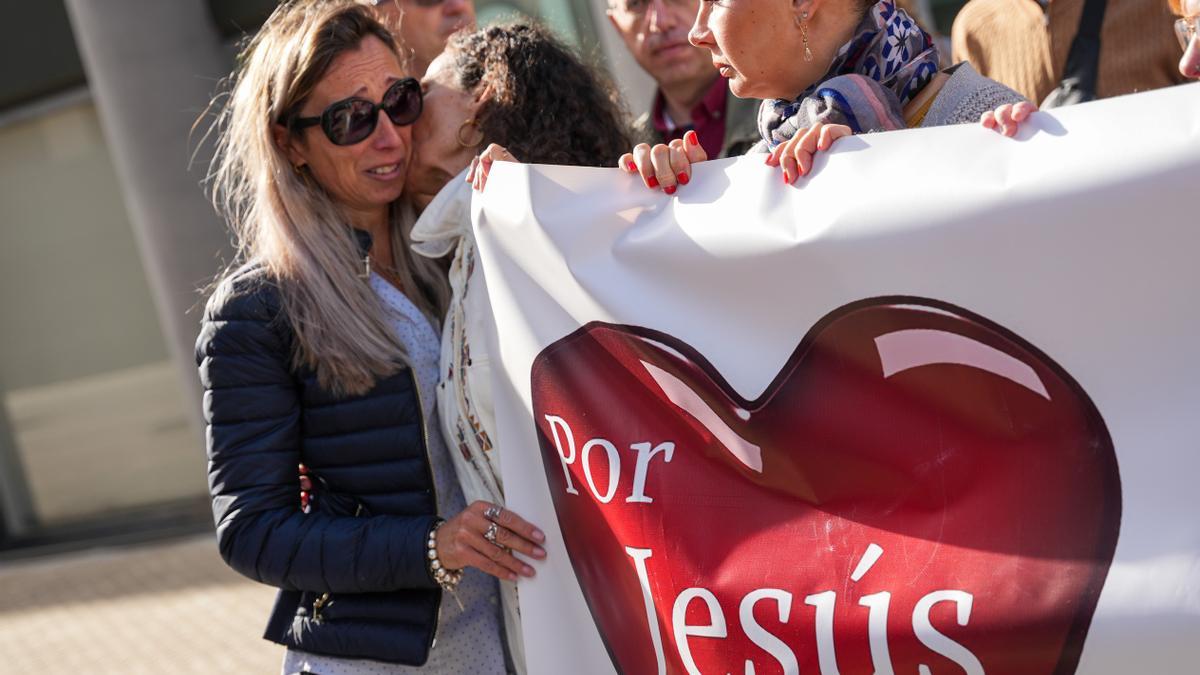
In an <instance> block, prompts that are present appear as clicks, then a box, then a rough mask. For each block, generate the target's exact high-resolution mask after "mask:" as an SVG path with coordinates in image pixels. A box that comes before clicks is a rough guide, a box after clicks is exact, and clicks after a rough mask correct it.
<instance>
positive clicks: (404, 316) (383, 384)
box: [196, 0, 545, 675]
mask: <svg viewBox="0 0 1200 675" xmlns="http://www.w3.org/2000/svg"><path fill="white" fill-rule="evenodd" d="M401 62H402V59H401V56H400V53H399V49H398V48H397V46H396V44H395V42H394V40H393V37H392V34H391V32H390V31H389V30H388V29H387V28H385V27H384V26H383V25H381V24H380V23H378V22H377V21H376V20H375V18H374V17H373V14H372V12H371V11H370V10H369V9H368V8H366V7H364V6H362V5H361V4H359V3H357V2H352V1H350V0H329V1H326V2H308V1H305V0H300V1H298V2H292V3H285V4H283V5H280V7H279V8H278V9H277V10H276V11H275V12H274V13H273V14H272V15H271V17H270V18H269V19H268V20H267V22H266V24H265V25H264V26H263V28H262V29H261V30H260V31H259V33H258V34H257V35H256V36H255V38H254V39H253V40H252V41H251V42H250V43H249V45H248V46H247V48H246V51H245V52H244V53H243V55H242V57H241V58H240V59H239V64H240V65H239V67H238V68H237V69H236V70H235V72H234V75H233V78H232V89H231V91H230V94H229V96H228V97H226V98H223V99H219V100H224V101H226V106H225V108H224V110H223V111H222V114H221V116H220V118H219V120H218V124H219V127H218V129H219V141H218V152H217V155H216V158H215V160H214V188H215V195H216V201H217V203H218V205H219V206H220V207H221V209H222V211H223V213H224V215H225V216H226V218H227V219H228V221H229V225H230V227H231V229H232V230H233V231H234V233H235V234H236V236H237V240H238V244H239V255H238V258H237V261H236V264H235V266H234V267H231V268H230V270H229V271H228V272H226V273H225V274H224V275H223V278H222V279H221V281H220V284H219V286H218V288H217V290H216V292H215V293H214V294H213V296H212V297H211V298H210V300H209V303H208V307H207V309H206V310H205V315H204V321H203V327H202V329H201V333H200V337H199V339H198V341H197V345H196V359H197V363H198V365H199V369H200V379H201V382H202V383H203V386H204V389H205V396H204V417H205V420H206V421H207V423H208V433H207V441H208V458H209V465H208V475H209V477H210V479H211V480H210V490H211V494H212V507H213V514H214V519H215V521H216V525H217V543H218V547H219V549H220V552H221V555H222V557H223V558H224V559H225V561H226V562H227V563H228V564H229V565H230V566H231V567H233V568H234V569H235V570H237V571H239V572H241V573H242V574H244V575H246V576H248V577H250V578H252V579H255V580H257V581H260V582H262V583H266V584H269V585H272V586H275V587H277V588H279V589H280V593H279V596H278V598H277V600H276V603H275V607H274V610H273V611H272V614H271V618H270V620H269V621H268V626H267V629H266V632H265V637H266V638H267V639H269V640H272V641H274V642H277V643H279V644H282V645H285V646H286V647H287V652H286V654H285V656H284V665H283V670H284V672H285V673H289V674H290V673H298V672H315V673H323V674H325V675H339V674H341V675H345V674H359V673H409V672H418V671H419V672H422V673H426V672H429V673H446V674H450V673H463V672H472V673H503V672H505V670H506V664H505V654H504V647H503V640H502V637H501V636H502V633H501V620H500V615H499V607H498V605H499V602H498V598H497V595H498V590H497V585H496V579H495V578H496V577H500V578H504V579H507V580H510V581H511V580H515V579H516V577H517V575H518V574H520V575H524V576H532V575H533V573H534V570H533V568H532V567H530V566H529V565H528V564H526V563H525V562H523V561H521V560H518V559H517V558H516V557H514V555H513V551H517V552H521V553H523V554H524V555H526V556H529V557H531V558H540V557H543V556H544V555H545V552H544V551H543V550H542V549H541V548H540V546H539V545H538V543H534V540H538V542H539V543H540V540H541V538H542V535H541V533H540V532H539V531H538V530H537V529H536V528H534V527H533V526H532V525H530V524H529V523H527V522H525V521H524V520H521V519H520V518H518V517H517V516H516V515H515V514H513V513H512V512H511V511H507V510H502V509H500V508H499V507H498V506H496V505H495V504H491V503H487V502H482V501H479V502H474V503H471V504H470V505H468V503H467V501H466V500H465V499H464V497H463V491H462V489H461V488H460V487H459V482H458V479H457V476H456V474H455V469H454V464H453V460H452V459H451V453H450V452H449V450H448V449H447V447H446V444H445V443H444V442H443V441H442V436H441V434H440V433H439V430H438V424H437V413H436V408H435V403H436V400H437V382H438V371H439V361H438V357H439V336H438V332H437V327H438V326H439V323H440V318H441V317H442V315H443V313H444V310H445V307H446V305H447V302H448V299H449V288H448V284H447V282H446V278H445V276H444V273H443V271H442V269H441V268H440V267H439V266H438V265H437V264H436V263H435V262H434V261H431V260H428V259H425V258H420V257H416V256H414V255H413V253H412V251H411V249H410V247H409V236H408V227H407V224H406V222H405V215H404V210H403V209H402V208H400V205H399V204H398V200H399V199H400V197H401V196H402V194H403V193H404V188H405V181H406V178H407V173H408V170H409V166H410V162H411V147H412V127H411V125H412V123H413V122H415V121H416V120H417V119H418V117H419V116H420V115H421V113H422V95H421V88H420V84H419V82H417V81H416V80H415V79H413V78H411V77H406V73H405V70H404V67H403V66H402V65H401ZM299 464H303V465H305V466H306V467H307V468H308V470H309V479H310V480H311V481H315V482H317V483H318V484H319V485H320V486H321V494H320V497H319V499H318V500H317V501H316V502H314V503H311V504H304V503H303V501H304V500H303V497H302V500H301V501H302V503H300V504H298V503H297V500H296V490H297V487H298V480H297V476H296V471H297V467H298V465H299ZM305 506H311V508H304V507H305ZM442 515H444V516H445V517H447V518H448V520H443V519H442V517H441V516H442ZM468 567H470V568H471V569H466V568H468ZM485 573H486V574H485ZM451 598H453V600H452V599H451ZM435 643H436V646H434V645H435Z"/></svg>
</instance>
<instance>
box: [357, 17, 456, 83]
mask: <svg viewBox="0 0 1200 675" xmlns="http://www.w3.org/2000/svg"><path fill="white" fill-rule="evenodd" d="M368 2H369V3H370V4H372V5H374V6H375V9H376V11H377V12H379V16H380V18H381V19H382V20H383V22H384V24H385V25H387V26H388V27H390V28H391V29H392V31H393V32H394V33H395V34H396V38H397V39H398V40H399V41H400V46H401V48H402V49H405V50H407V51H408V52H409V64H408V65H409V72H411V73H413V74H414V75H417V76H420V75H421V74H422V73H424V72H425V69H426V68H428V67H429V64H430V62H432V61H433V59H434V58H436V57H437V55H438V54H441V53H442V50H443V49H445V48H446V41H447V40H449V39H450V36H451V35H453V34H455V33H456V32H458V31H460V30H466V29H473V28H475V3H474V2H473V0H368Z"/></svg>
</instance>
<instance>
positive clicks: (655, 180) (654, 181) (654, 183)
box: [646, 176, 658, 188]
mask: <svg viewBox="0 0 1200 675" xmlns="http://www.w3.org/2000/svg"><path fill="white" fill-rule="evenodd" d="M646 185H649V186H650V187H652V188H656V187H658V178H657V177H655V176H650V177H649V178H647V179H646Z"/></svg>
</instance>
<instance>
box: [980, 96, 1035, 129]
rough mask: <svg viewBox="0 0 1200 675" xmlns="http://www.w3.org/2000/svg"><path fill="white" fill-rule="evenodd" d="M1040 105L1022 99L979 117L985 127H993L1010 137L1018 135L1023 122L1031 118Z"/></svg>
mask: <svg viewBox="0 0 1200 675" xmlns="http://www.w3.org/2000/svg"><path fill="white" fill-rule="evenodd" d="M1037 109H1038V107H1037V106H1036V105H1034V104H1032V103H1030V102H1029V101H1021V102H1020V103H1016V104H1013V103H1005V104H1004V105H1002V106H1000V107H999V108H996V109H995V110H989V111H987V112H985V113H983V115H982V116H981V117H980V118H979V123H980V124H982V125H983V128H984V129H993V130H995V131H996V132H997V133H1001V134H1004V135H1005V136H1008V137H1010V138H1011V137H1013V136H1016V135H1017V130H1018V129H1019V128H1020V126H1021V123H1022V122H1024V121H1025V120H1027V119H1029V116H1030V115H1032V114H1033V113H1035V112H1037Z"/></svg>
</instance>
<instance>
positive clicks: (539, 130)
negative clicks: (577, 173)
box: [408, 22, 629, 672]
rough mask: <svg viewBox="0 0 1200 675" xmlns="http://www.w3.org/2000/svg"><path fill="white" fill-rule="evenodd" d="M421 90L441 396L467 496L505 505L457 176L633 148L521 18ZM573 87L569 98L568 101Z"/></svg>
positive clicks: (477, 38) (584, 79) (586, 160)
mask: <svg viewBox="0 0 1200 675" xmlns="http://www.w3.org/2000/svg"><path fill="white" fill-rule="evenodd" d="M421 86H422V88H423V89H424V92H425V101H426V114H425V115H423V116H422V117H421V119H420V120H418V121H417V124H416V126H415V129H414V133H413V136H414V160H413V166H412V168H411V169H410V170H409V177H408V186H409V187H408V190H409V192H410V193H411V195H412V199H413V202H414V203H415V204H416V205H417V207H418V208H420V209H423V211H422V213H421V217H420V219H419V220H418V221H417V224H416V225H415V226H414V228H413V231H412V238H413V241H414V242H416V243H415V244H414V249H415V250H416V251H417V253H419V254H421V255H425V256H429V257H431V258H442V257H443V256H447V255H450V256H451V258H450V260H451V263H450V287H451V300H450V307H449V311H448V312H447V315H446V319H445V324H444V326H443V329H442V348H441V382H440V384H439V385H438V393H437V401H438V412H439V418H440V422H441V429H442V433H443V436H444V438H445V439H446V443H447V444H448V445H449V446H450V447H451V448H452V449H453V450H455V451H454V452H451V456H452V457H453V458H454V464H455V469H456V470H457V473H458V477H459V480H460V482H461V484H462V489H463V492H464V494H465V495H466V497H467V500H468V501H471V500H483V501H487V502H491V503H495V504H501V505H502V504H504V486H503V482H502V481H501V478H500V468H499V458H498V457H497V453H496V452H495V448H494V446H493V445H492V439H493V438H495V414H494V411H493V410H492V405H491V400H492V399H491V381H490V380H491V376H490V365H489V358H488V353H487V351H486V349H485V348H486V345H485V344H484V340H483V338H484V335H485V330H486V325H487V322H488V321H490V317H491V314H490V311H489V310H488V309H487V303H488V299H487V293H486V289H485V288H484V286H483V285H482V283H481V279H479V278H478V277H477V275H476V274H475V271H476V269H477V268H478V264H477V259H476V252H475V242H474V238H473V236H472V234H471V220H470V209H469V204H470V199H471V186H470V185H469V184H468V183H466V182H465V181H464V180H462V177H461V174H462V172H463V170H464V169H466V168H467V166H468V164H470V163H471V160H472V158H473V157H475V156H476V155H477V154H479V152H480V151H481V150H482V149H483V148H485V147H490V148H492V150H491V151H492V152H500V153H503V157H504V158H505V159H512V158H513V156H514V155H516V156H519V157H520V158H521V159H522V160H525V161H529V162H535V163H539V164H568V165H577V166H612V163H613V162H615V161H616V159H617V157H619V156H620V155H621V153H622V152H624V151H625V149H626V148H628V147H629V136H628V133H627V130H626V127H625V125H624V123H623V122H622V115H621V110H620V107H619V105H618V104H617V97H616V94H615V92H614V90H613V87H612V86H611V85H610V84H609V83H608V82H605V81H604V80H602V79H601V78H600V77H599V76H598V75H597V74H596V73H595V72H593V71H592V70H591V69H590V68H589V67H588V66H586V65H585V64H584V63H583V62H582V61H581V60H580V59H579V58H578V57H577V56H575V55H574V54H573V53H571V51H570V50H569V49H567V48H566V47H565V46H563V45H562V44H561V43H560V42H559V41H558V40H557V39H555V38H554V37H553V36H552V35H551V34H550V33H549V32H548V31H547V30H546V29H544V28H541V27H539V26H536V25H531V24H527V23H519V22H518V23H510V24H504V25H498V26H492V27H489V28H485V29H482V30H479V31H476V32H474V33H460V34H458V35H456V36H455V37H453V38H451V40H450V43H449V45H447V48H446V51H445V52H444V53H443V54H442V55H441V56H439V57H438V58H437V59H435V60H434V61H433V63H432V64H430V66H429V70H428V71H427V72H426V73H425V78H424V79H423V80H422V82H421ZM567 91H569V92H572V93H571V95H570V96H563V95H562V92H567ZM567 130H569V131H567ZM492 144H502V145H504V146H506V147H507V148H509V150H500V149H499V148H500V145H492ZM455 174H460V175H459V176H457V177H456V176H455ZM500 593H501V600H502V604H503V607H504V615H505V628H506V631H507V635H508V646H509V651H510V653H511V654H512V655H513V662H514V666H515V667H516V668H517V670H518V672H524V659H523V658H522V654H523V650H522V642H521V635H520V629H521V626H520V621H519V615H518V613H517V592H516V585H515V584H514V583H511V582H508V581H503V580H502V581H501V583H500Z"/></svg>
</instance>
